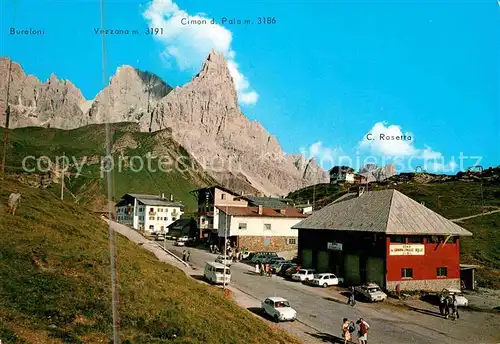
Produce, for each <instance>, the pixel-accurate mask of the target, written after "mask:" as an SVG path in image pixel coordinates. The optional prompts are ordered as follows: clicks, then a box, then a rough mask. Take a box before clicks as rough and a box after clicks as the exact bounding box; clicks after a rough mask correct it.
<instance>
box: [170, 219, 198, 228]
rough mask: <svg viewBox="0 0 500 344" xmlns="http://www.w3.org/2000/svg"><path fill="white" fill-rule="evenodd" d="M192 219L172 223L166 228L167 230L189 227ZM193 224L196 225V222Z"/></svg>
mask: <svg viewBox="0 0 500 344" xmlns="http://www.w3.org/2000/svg"><path fill="white" fill-rule="evenodd" d="M193 221H194V220H193V219H179V220H176V221H174V222H172V223H171V224H170V225H168V226H167V228H169V229H182V228H184V227H186V226H189V225H190V224H191V222H193ZM194 224H195V225H197V223H196V221H194Z"/></svg>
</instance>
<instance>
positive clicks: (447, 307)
mask: <svg viewBox="0 0 500 344" xmlns="http://www.w3.org/2000/svg"><path fill="white" fill-rule="evenodd" d="M451 303H452V300H451V298H450V296H446V297H445V299H444V317H445V318H446V319H448V317H449V316H450V311H451Z"/></svg>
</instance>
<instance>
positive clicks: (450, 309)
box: [439, 294, 460, 320]
mask: <svg viewBox="0 0 500 344" xmlns="http://www.w3.org/2000/svg"><path fill="white" fill-rule="evenodd" d="M439 313H440V314H441V315H444V317H445V318H446V319H448V317H449V316H450V315H451V316H452V317H453V320H455V319H458V318H460V316H459V314H458V302H457V298H456V297H455V295H453V296H450V295H448V296H445V295H443V294H441V296H440V297H439Z"/></svg>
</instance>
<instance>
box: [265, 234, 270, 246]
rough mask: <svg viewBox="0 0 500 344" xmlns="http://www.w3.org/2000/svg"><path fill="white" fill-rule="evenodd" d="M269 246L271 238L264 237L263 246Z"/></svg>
mask: <svg viewBox="0 0 500 344" xmlns="http://www.w3.org/2000/svg"><path fill="white" fill-rule="evenodd" d="M270 245H271V237H269V236H266V237H264V246H265V247H269V246H270Z"/></svg>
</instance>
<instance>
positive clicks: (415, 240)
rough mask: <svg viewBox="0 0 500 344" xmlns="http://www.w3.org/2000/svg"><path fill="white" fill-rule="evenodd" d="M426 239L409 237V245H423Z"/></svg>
mask: <svg viewBox="0 0 500 344" xmlns="http://www.w3.org/2000/svg"><path fill="white" fill-rule="evenodd" d="M423 243H424V237H423V236H420V235H410V236H409V237H408V244H423Z"/></svg>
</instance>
